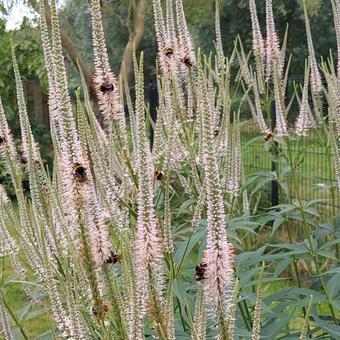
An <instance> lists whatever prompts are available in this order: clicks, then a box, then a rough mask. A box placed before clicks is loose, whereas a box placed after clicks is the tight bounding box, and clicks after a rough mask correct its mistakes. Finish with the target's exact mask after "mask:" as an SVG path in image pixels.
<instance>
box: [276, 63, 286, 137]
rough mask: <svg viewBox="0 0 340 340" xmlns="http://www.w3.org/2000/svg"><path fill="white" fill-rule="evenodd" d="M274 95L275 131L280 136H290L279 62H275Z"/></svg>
mask: <svg viewBox="0 0 340 340" xmlns="http://www.w3.org/2000/svg"><path fill="white" fill-rule="evenodd" d="M273 66H274V71H273V73H274V97H275V117H276V126H275V131H276V134H277V136H278V137H283V136H288V127H287V122H286V115H285V111H284V102H283V94H282V92H281V91H282V87H281V86H280V79H279V72H278V67H277V64H276V63H274V65H273Z"/></svg>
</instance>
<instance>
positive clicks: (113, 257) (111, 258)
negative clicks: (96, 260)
mask: <svg viewBox="0 0 340 340" xmlns="http://www.w3.org/2000/svg"><path fill="white" fill-rule="evenodd" d="M119 260H120V255H118V254H116V253H114V252H113V251H111V254H110V256H109V257H108V258H107V259H106V261H105V262H106V263H107V264H116V263H117V262H118V261H119Z"/></svg>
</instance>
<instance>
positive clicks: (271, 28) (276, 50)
mask: <svg viewBox="0 0 340 340" xmlns="http://www.w3.org/2000/svg"><path fill="white" fill-rule="evenodd" d="M266 26H267V40H266V73H267V78H270V77H271V76H272V73H273V62H276V63H277V65H278V69H279V71H280V75H281V74H282V71H283V65H280V44H279V37H278V35H277V32H276V28H275V22H274V13H273V4H272V0H266Z"/></svg>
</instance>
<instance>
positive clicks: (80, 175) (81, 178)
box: [74, 163, 87, 183]
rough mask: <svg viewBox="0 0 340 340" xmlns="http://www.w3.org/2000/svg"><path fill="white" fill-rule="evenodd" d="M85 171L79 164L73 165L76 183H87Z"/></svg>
mask: <svg viewBox="0 0 340 340" xmlns="http://www.w3.org/2000/svg"><path fill="white" fill-rule="evenodd" d="M86 172H87V170H86V168H85V167H84V166H83V165H81V164H79V163H76V164H75V167H74V176H75V178H76V179H77V181H78V182H80V183H84V182H86V181H87V173H86Z"/></svg>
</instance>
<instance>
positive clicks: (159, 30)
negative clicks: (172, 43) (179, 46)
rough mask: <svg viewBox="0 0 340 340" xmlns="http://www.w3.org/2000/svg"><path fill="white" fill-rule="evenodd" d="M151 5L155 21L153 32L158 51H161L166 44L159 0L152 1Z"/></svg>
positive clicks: (164, 26) (164, 25)
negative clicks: (154, 32) (154, 31)
mask: <svg viewBox="0 0 340 340" xmlns="http://www.w3.org/2000/svg"><path fill="white" fill-rule="evenodd" d="M152 4H153V13H154V19H155V30H156V37H157V43H158V50H159V51H162V50H163V49H164V48H165V44H166V38H167V35H166V31H165V28H166V24H165V20H164V15H163V10H162V6H161V3H160V0H152Z"/></svg>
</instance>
